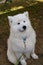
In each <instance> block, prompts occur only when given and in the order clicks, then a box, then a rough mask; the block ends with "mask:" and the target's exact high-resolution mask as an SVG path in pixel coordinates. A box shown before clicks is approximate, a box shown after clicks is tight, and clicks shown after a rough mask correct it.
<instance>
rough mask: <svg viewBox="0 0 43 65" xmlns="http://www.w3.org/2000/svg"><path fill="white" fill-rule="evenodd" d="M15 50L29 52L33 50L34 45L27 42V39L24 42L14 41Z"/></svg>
mask: <svg viewBox="0 0 43 65" xmlns="http://www.w3.org/2000/svg"><path fill="white" fill-rule="evenodd" d="M13 50H14V51H17V52H28V51H31V50H32V45H31V44H30V42H29V41H28V42H26V38H23V40H14V43H13Z"/></svg>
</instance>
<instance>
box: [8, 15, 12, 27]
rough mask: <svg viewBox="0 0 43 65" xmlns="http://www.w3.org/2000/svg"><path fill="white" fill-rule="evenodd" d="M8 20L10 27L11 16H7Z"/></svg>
mask: <svg viewBox="0 0 43 65" xmlns="http://www.w3.org/2000/svg"><path fill="white" fill-rule="evenodd" d="M8 20H9V25H10V26H11V24H12V16H8Z"/></svg>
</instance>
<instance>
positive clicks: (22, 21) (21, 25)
mask: <svg viewBox="0 0 43 65" xmlns="http://www.w3.org/2000/svg"><path fill="white" fill-rule="evenodd" d="M8 19H9V24H10V27H11V29H12V30H13V31H19V32H25V31H27V30H28V29H29V27H30V26H31V23H30V20H29V15H28V12H27V11H26V12H24V13H22V14H18V15H15V16H8Z"/></svg>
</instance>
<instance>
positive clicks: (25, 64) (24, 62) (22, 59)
mask: <svg viewBox="0 0 43 65" xmlns="http://www.w3.org/2000/svg"><path fill="white" fill-rule="evenodd" d="M20 62H21V64H22V65H27V63H26V61H25V58H24V57H23V56H22V57H21V59H20Z"/></svg>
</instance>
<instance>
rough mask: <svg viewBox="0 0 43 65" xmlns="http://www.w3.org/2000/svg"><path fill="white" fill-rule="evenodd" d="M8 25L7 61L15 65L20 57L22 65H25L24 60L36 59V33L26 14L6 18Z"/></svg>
mask: <svg viewBox="0 0 43 65" xmlns="http://www.w3.org/2000/svg"><path fill="white" fill-rule="evenodd" d="M8 20H9V25H10V36H9V38H8V41H7V44H8V49H7V56H8V60H9V61H10V62H12V63H14V64H15V63H16V61H17V59H19V58H20V57H21V58H20V60H19V61H20V62H21V64H22V65H27V63H26V59H25V57H26V58H30V55H31V57H32V58H33V59H38V56H37V55H36V54H35V44H36V33H35V31H34V29H33V27H32V25H31V22H30V19H29V15H28V12H27V11H26V12H24V13H22V14H18V15H14V16H8ZM24 56H25V57H24Z"/></svg>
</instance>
